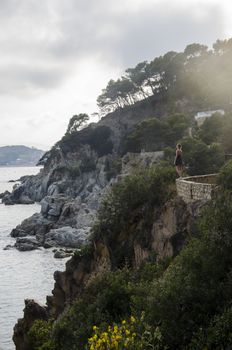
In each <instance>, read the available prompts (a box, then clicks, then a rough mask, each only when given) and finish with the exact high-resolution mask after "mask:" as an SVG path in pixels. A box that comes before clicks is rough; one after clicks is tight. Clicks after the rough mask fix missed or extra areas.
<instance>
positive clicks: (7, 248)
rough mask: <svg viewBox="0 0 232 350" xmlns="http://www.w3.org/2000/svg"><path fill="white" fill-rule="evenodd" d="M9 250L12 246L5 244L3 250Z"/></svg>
mask: <svg viewBox="0 0 232 350" xmlns="http://www.w3.org/2000/svg"><path fill="white" fill-rule="evenodd" d="M10 249H14V246H13V245H10V244H7V245H6V246H5V247H4V248H3V250H10Z"/></svg>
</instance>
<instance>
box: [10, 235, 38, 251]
mask: <svg viewBox="0 0 232 350" xmlns="http://www.w3.org/2000/svg"><path fill="white" fill-rule="evenodd" d="M40 246H41V245H40V243H39V242H38V241H37V240H36V238H35V237H26V238H25V237H18V238H17V240H16V243H15V248H16V249H18V250H19V251H21V252H25V251H30V250H35V249H38V248H39V247H40Z"/></svg>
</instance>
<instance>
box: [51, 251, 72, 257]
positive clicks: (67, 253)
mask: <svg viewBox="0 0 232 350" xmlns="http://www.w3.org/2000/svg"><path fill="white" fill-rule="evenodd" d="M72 254H73V252H72V251H70V250H69V251H67V250H63V249H61V250H57V251H56V252H55V253H54V258H55V259H64V258H69V257H70V256H72Z"/></svg>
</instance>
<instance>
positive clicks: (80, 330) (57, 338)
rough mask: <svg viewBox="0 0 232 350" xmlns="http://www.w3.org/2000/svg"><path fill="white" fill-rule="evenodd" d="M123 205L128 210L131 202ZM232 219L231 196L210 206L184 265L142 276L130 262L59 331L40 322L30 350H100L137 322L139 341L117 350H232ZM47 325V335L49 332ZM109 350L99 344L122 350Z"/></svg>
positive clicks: (164, 265) (87, 296) (178, 262)
mask: <svg viewBox="0 0 232 350" xmlns="http://www.w3.org/2000/svg"><path fill="white" fill-rule="evenodd" d="M228 166H229V165H226V168H224V169H223V171H222V173H221V175H220V182H221V183H226V182H227V179H226V177H225V175H224V174H225V171H226V169H227V168H228ZM230 167H231V164H230ZM163 175H164V174H162V176H163ZM127 183H128V182H127ZM128 184H129V187H130V183H128ZM125 186H126V185H125ZM157 186H159V182H157ZM157 189H158V188H157ZM125 190H126V187H125ZM161 193H164V192H163V190H162V192H161ZM147 195H148V193H147ZM117 198H121V200H122V202H121V205H122V206H124V205H125V204H124V203H123V201H124V200H125V197H124V196H119V197H117ZM147 199H148V200H149V198H147ZM143 201H144V199H142V202H143ZM110 207H111V205H110ZM106 217H107V214H106ZM231 218H232V204H231V193H230V191H229V190H227V191H224V192H223V193H221V194H220V195H218V197H217V198H216V199H215V200H214V201H212V202H211V203H209V205H208V207H207V208H206V209H205V211H204V213H203V215H202V218H201V219H200V220H199V222H198V234H197V235H196V236H195V237H193V238H192V239H191V240H190V241H189V243H188V244H187V246H186V247H185V248H184V249H183V250H182V252H181V253H180V254H179V255H178V256H177V257H175V258H173V259H171V260H170V259H169V260H165V261H159V262H157V261H156V259H155V257H154V258H153V259H152V256H150V260H149V259H148V261H147V262H146V263H144V264H143V265H142V266H141V267H140V268H139V269H137V270H134V269H132V268H130V267H128V265H127V260H125V264H124V265H125V266H124V268H121V269H118V268H116V266H115V268H116V270H115V271H111V272H105V273H104V274H101V275H99V276H98V277H96V278H95V279H94V280H92V282H91V283H90V284H89V285H88V286H87V287H86V288H85V289H84V291H83V292H82V293H81V295H80V297H79V298H78V299H77V300H76V301H75V302H74V304H73V305H72V306H71V307H70V309H69V310H68V311H67V312H66V313H65V314H64V315H63V316H62V317H61V318H59V320H58V321H56V322H55V324H54V325H53V327H51V325H50V323H47V322H44V321H43V322H42V323H41V321H39V322H35V324H34V326H33V327H32V328H31V330H30V336H31V339H33V342H32V343H33V344H35V343H36V344H37V345H36V346H34V345H32V347H31V349H37V350H42V349H43V350H45V349H47V350H48V349H57V350H58V349H59V350H65V349H70V350H71V349H73V350H74V349H83V348H85V347H86V349H93V347H92V348H91V346H92V344H93V340H91V339H93V338H94V339H95V340H96V341H98V340H99V339H102V337H109V336H112V334H113V332H114V331H112V329H114V327H117V328H116V329H117V330H118V332H119V330H121V328H122V325H123V324H129V323H130V319H131V317H133V318H134V319H135V320H136V322H135V326H133V327H134V328H133V333H135V334H134V335H133V339H131V338H130V337H129V340H127V341H126V339H127V338H125V337H124V338H122V339H121V338H120V339H119V338H118V349H124V348H128V349H142V348H143V349H149V348H151V347H153V349H173V350H174V349H177V348H178V349H189V350H197V349H203V348H206V349H218V350H219V349H222V348H226V347H228V346H229V345H230V346H231V341H232V339H231V329H232V328H231V327H232V324H231V320H232V312H231V302H232V299H231V295H232V280H231V271H232V256H231V249H232V236H231V231H232V220H231ZM128 219H129V220H130V215H129V216H128ZM102 220H103V219H102ZM108 228H109V231H110V228H111V229H112V227H111V226H110V225H109V227H108ZM102 234H103V236H104V237H105V236H106V237H107V236H108V235H109V234H110V232H107V231H106V227H105V229H104V230H102ZM114 234H116V233H114ZM104 237H103V238H102V239H104ZM112 251H113V249H112ZM123 320H125V323H124V322H123ZM122 322H123V323H122ZM46 325H47V327H48V328H47V330H48V331H43V332H42V331H41V330H42V329H44V328H45V329H46ZM93 327H94V329H93ZM96 327H98V328H97V329H98V334H97V335H96ZM112 327H113V328H112ZM128 327H131V326H128ZM135 328H136V330H135ZM127 330H128V332H130V331H131V330H130V328H128V329H127ZM46 332H47V333H46ZM120 332H122V330H121V331H120ZM120 332H119V333H120ZM109 333H112V334H109ZM145 333H146V336H147V338H146V341H147V343H145V340H144V336H145V335H144V334H145ZM41 334H42V335H41ZM44 334H45V335H46V334H47V338H46V336H45V339H44ZM102 334H105V335H104V336H103V335H102ZM106 334H108V335H107V336H106ZM127 335H128V336H129V333H127ZM118 336H119V334H118ZM121 336H122V334H121ZM39 339H40V342H39ZM41 339H42V340H41ZM88 339H90V340H89V342H88ZM123 339H124V340H123ZM119 340H120V341H121V343H120V341H119ZM132 340H133V341H132ZM125 342H126V343H127V345H128V347H126V346H125ZM133 342H134V343H133ZM38 344H39V345H38ZM46 344H47V345H46ZM101 344H102V345H101ZM120 344H121V345H120ZM135 344H136V345H135ZM141 344H143V345H142V346H143V347H141ZM105 346H106V344H105V343H104V344H103V342H102V341H100V340H99V349H105V348H106V349H112V350H113V349H116V348H117V347H116V346H115V343H114V344H113V343H112V342H111V343H110V342H109V346H108V347H105ZM136 346H137V347H136Z"/></svg>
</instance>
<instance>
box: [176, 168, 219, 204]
mask: <svg viewBox="0 0 232 350" xmlns="http://www.w3.org/2000/svg"><path fill="white" fill-rule="evenodd" d="M216 179H217V174H210V175H200V176H189V177H184V178H179V179H177V180H176V189H177V194H178V196H180V197H181V198H182V199H183V200H184V201H185V202H186V203H189V202H192V201H196V200H199V199H206V200H210V199H211V198H212V195H213V193H214V190H215V187H216Z"/></svg>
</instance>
